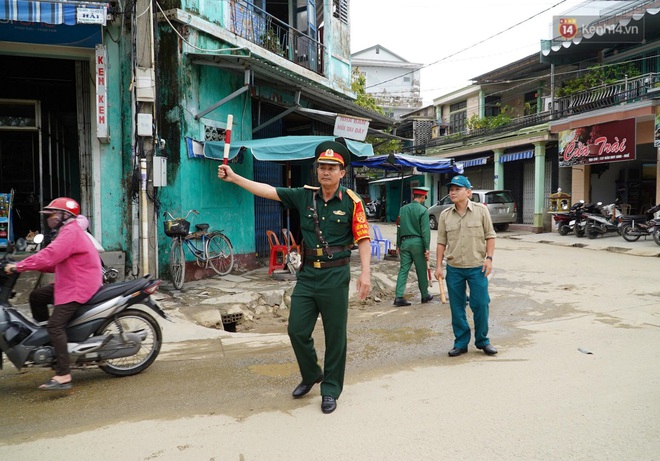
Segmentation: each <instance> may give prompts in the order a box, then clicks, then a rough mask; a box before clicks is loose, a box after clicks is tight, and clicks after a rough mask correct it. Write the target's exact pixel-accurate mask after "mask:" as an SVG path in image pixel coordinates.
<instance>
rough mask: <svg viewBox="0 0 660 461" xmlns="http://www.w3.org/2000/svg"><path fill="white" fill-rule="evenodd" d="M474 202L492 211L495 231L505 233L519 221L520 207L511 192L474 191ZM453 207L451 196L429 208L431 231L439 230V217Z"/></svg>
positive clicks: (446, 196)
mask: <svg viewBox="0 0 660 461" xmlns="http://www.w3.org/2000/svg"><path fill="white" fill-rule="evenodd" d="M472 201H473V202H479V203H483V204H484V205H486V206H487V207H488V211H490V217H491V219H492V220H493V227H495V230H497V231H500V232H503V231H505V230H507V229H508V228H509V224H511V223H515V222H516V220H517V219H518V207H517V206H516V203H515V202H514V201H513V196H512V195H511V191H508V190H479V189H476V190H473V191H472ZM451 205H452V202H451V199H450V198H449V194H447V195H445V196H444V197H442V199H441V200H440V201H439V202H438V203H436V204H435V205H433V206H432V207H431V208H429V221H430V222H431V229H437V228H438V217H439V216H440V213H442V211H443V210H445V209H447V208H449V207H450V206H451Z"/></svg>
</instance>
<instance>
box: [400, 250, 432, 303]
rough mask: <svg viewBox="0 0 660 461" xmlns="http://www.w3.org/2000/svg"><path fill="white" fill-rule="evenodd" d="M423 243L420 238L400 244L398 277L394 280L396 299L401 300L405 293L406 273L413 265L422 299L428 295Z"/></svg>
mask: <svg viewBox="0 0 660 461" xmlns="http://www.w3.org/2000/svg"><path fill="white" fill-rule="evenodd" d="M424 252H425V249H424V243H423V241H422V238H421V237H419V238H407V239H405V240H403V241H402V242H401V245H400V246H399V264H400V266H399V275H398V277H397V278H396V291H395V296H396V297H397V298H403V295H404V293H405V292H406V284H407V283H408V272H410V266H412V264H413V263H414V264H415V272H416V273H417V286H419V292H420V293H421V294H422V298H424V297H425V296H427V295H428V294H429V280H428V276H427V274H428V272H427V267H428V266H427V263H426V258H425V257H424Z"/></svg>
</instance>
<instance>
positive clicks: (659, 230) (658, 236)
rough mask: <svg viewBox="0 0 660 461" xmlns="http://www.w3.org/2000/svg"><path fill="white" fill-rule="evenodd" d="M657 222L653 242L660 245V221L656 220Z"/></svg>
mask: <svg viewBox="0 0 660 461" xmlns="http://www.w3.org/2000/svg"><path fill="white" fill-rule="evenodd" d="M653 221H655V229H654V230H653V233H652V234H651V235H653V241H654V242H655V243H656V245H660V219H654V220H653Z"/></svg>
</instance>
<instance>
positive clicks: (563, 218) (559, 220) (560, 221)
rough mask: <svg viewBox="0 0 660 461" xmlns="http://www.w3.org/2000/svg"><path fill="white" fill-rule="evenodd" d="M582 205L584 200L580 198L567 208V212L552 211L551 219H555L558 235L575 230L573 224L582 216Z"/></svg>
mask: <svg viewBox="0 0 660 461" xmlns="http://www.w3.org/2000/svg"><path fill="white" fill-rule="evenodd" d="M584 206H585V203H584V200H580V201H579V202H576V203H574V204H573V205H572V206H571V208H570V209H569V210H568V213H566V212H555V213H553V219H554V221H555V225H556V226H557V232H559V235H568V234H570V233H572V232H575V225H576V223H577V221H578V220H579V219H580V218H581V217H582V209H583V208H584Z"/></svg>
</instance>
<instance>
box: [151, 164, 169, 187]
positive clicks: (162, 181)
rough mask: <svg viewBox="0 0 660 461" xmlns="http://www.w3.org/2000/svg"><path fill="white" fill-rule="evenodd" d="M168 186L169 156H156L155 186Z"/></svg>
mask: <svg viewBox="0 0 660 461" xmlns="http://www.w3.org/2000/svg"><path fill="white" fill-rule="evenodd" d="M164 186H167V157H154V187H164Z"/></svg>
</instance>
